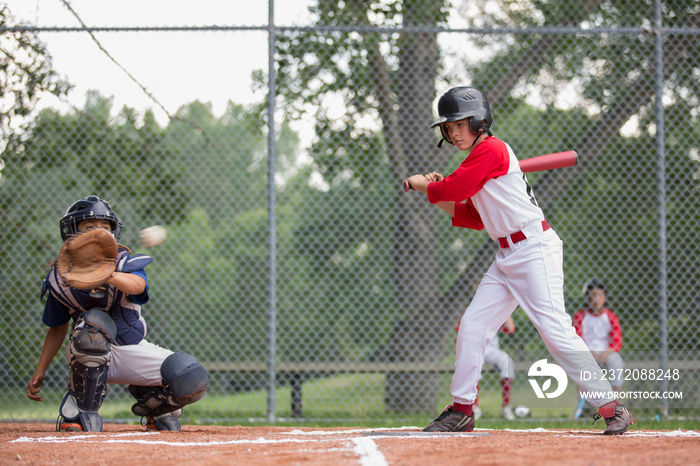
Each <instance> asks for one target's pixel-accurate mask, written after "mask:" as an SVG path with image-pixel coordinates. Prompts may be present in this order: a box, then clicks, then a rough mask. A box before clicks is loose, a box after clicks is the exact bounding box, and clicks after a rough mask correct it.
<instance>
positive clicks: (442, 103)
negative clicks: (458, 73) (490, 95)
mask: <svg viewBox="0 0 700 466" xmlns="http://www.w3.org/2000/svg"><path fill="white" fill-rule="evenodd" d="M438 115H440V117H439V118H438V119H437V120H435V123H433V124H432V125H430V127H431V128H434V127H436V126H440V132H441V133H442V139H441V140H440V143H439V144H438V147H442V141H443V140H445V141H447V142H449V143H450V144H453V143H452V141H451V140H450V136H449V134H447V131H445V125H444V124H445V123H448V122H450V121H457V120H463V119H465V118H469V127H470V128H471V130H472V131H473V132H474V134H476V135H477V136H480V135H481V134H483V133H488V135H489V136H490V135H491V131H490V128H491V124H492V123H493V117H492V116H491V106H490V105H489V101H488V100H487V99H486V96H485V95H484V93H483V92H481V91H480V90H479V89H477V88H475V87H466V86H460V87H453V88H452V89H450V90H449V91H447V92H445V93H444V94H443V95H442V96H440V100H438Z"/></svg>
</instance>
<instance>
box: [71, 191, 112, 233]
mask: <svg viewBox="0 0 700 466" xmlns="http://www.w3.org/2000/svg"><path fill="white" fill-rule="evenodd" d="M89 218H96V219H101V220H107V221H109V224H110V225H111V227H112V228H111V231H112V234H113V235H114V239H116V240H117V241H119V237H120V236H121V233H122V223H121V222H120V221H119V218H117V214H115V213H114V212H113V211H112V208H111V207H110V206H109V203H108V202H107V201H105V200H102V199H100V198H99V197H97V196H94V195H92V196H87V197H84V198H82V199H80V200H78V201H75V202H74V203H73V205H71V206H70V207H68V210H66V214H65V215H64V216H63V218H62V219H61V239H62V240H63V241H65V240H66V239H68V236H70V235H74V234H76V233H78V224H79V223H80V222H82V221H83V220H87V219H89Z"/></svg>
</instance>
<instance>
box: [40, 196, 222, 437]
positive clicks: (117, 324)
mask: <svg viewBox="0 0 700 466" xmlns="http://www.w3.org/2000/svg"><path fill="white" fill-rule="evenodd" d="M60 228H61V238H62V239H63V240H64V244H63V246H62V247H61V252H60V253H59V256H58V258H57V259H56V261H55V262H54V264H52V267H51V270H50V272H49V274H48V275H47V277H46V278H45V279H44V282H43V285H42V291H41V299H43V298H44V296H46V295H47V292H48V299H47V300H46V304H45V306H44V315H43V318H42V321H43V322H44V324H46V325H47V326H48V327H49V329H48V331H47V332H46V337H45V339H44V346H43V349H42V351H41V355H40V357H39V362H38V363H37V366H36V369H35V370H34V375H33V376H32V378H31V379H30V380H29V384H28V387H27V396H29V398H31V399H32V400H35V401H42V399H41V396H40V394H39V392H40V390H41V385H42V382H43V380H44V375H45V373H46V369H47V368H48V367H49V364H50V363H51V361H52V360H53V358H54V357H55V356H56V354H57V353H58V351H59V350H60V349H61V346H62V345H63V341H64V340H65V337H66V334H67V333H68V329H69V326H70V322H71V319H72V320H73V325H72V328H71V332H70V343H69V345H68V347H67V350H66V359H67V361H68V366H69V370H70V382H69V385H68V391H67V392H66V394H65V395H64V396H63V401H62V402H61V406H60V408H59V416H58V421H57V423H56V427H57V430H60V431H88V432H101V431H102V417H101V416H100V415H99V409H100V406H101V405H102V402H103V400H104V397H105V395H106V389H107V384H108V383H111V384H119V385H128V390H129V393H131V395H132V396H134V398H136V403H135V404H134V405H133V406H132V411H133V413H134V414H136V415H138V416H141V418H142V423H144V420H145V425H146V429H147V430H157V431H179V430H180V422H179V421H178V418H179V417H180V416H181V415H182V408H183V407H184V406H186V405H188V404H191V403H194V402H196V401H198V400H200V399H201V398H202V396H204V392H205V390H206V388H207V386H208V384H209V376H208V373H207V371H206V369H205V368H204V367H203V366H202V365H201V364H200V363H199V362H198V361H197V359H196V358H194V357H193V356H191V355H190V354H188V353H184V352H177V353H174V352H172V351H170V350H169V349H165V348H162V347H160V346H157V345H155V344H153V343H150V342H148V341H147V340H146V339H145V337H146V333H147V329H148V327H147V324H146V321H145V320H144V318H143V316H142V315H141V308H142V306H143V305H144V304H146V303H147V302H148V299H149V296H148V291H149V287H148V278H147V276H146V271H145V267H146V266H147V265H148V264H150V263H151V262H152V261H153V259H152V258H151V257H150V256H147V255H144V254H131V251H130V250H129V248H127V247H126V246H123V245H120V244H117V241H118V240H119V236H120V234H121V228H122V224H121V222H120V221H119V219H118V218H117V216H116V214H115V213H114V212H113V211H112V209H111V207H110V205H109V204H108V203H107V202H106V201H104V200H102V199H100V198H99V197H97V196H88V197H85V198H83V199H80V200H78V201H76V202H75V203H73V204H72V205H71V206H70V207H69V208H68V210H67V211H66V214H65V215H64V216H63V218H62V219H61V221H60Z"/></svg>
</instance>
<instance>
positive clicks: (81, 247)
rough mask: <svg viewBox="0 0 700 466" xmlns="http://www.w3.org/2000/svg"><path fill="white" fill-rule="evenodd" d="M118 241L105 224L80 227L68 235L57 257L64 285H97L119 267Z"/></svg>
mask: <svg viewBox="0 0 700 466" xmlns="http://www.w3.org/2000/svg"><path fill="white" fill-rule="evenodd" d="M116 259H117V241H116V240H115V239H114V236H112V234H111V233H110V232H109V231H107V230H105V229H104V228H93V229H90V230H85V231H81V232H79V233H78V234H76V235H72V236H71V237H69V238H68V239H67V240H66V241H65V242H64V243H63V246H62V247H61V251H60V252H59V253H58V258H57V259H56V270H57V271H58V274H59V275H60V277H61V281H62V282H63V285H65V286H69V287H71V288H77V289H80V290H89V289H92V288H96V287H98V286H100V285H102V284H103V283H104V282H106V281H107V280H108V279H109V277H110V276H112V274H113V273H114V270H115V269H116V266H115V261H116Z"/></svg>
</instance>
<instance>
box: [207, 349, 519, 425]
mask: <svg viewBox="0 0 700 466" xmlns="http://www.w3.org/2000/svg"><path fill="white" fill-rule="evenodd" d="M202 364H203V365H204V367H206V368H207V370H208V371H209V372H237V373H251V372H256V373H264V372H267V369H268V368H267V363H265V362H203V363H202ZM531 364H532V363H515V370H516V372H520V371H525V372H527V370H528V369H529V367H530V365H531ZM483 370H484V371H491V370H495V368H494V367H491V366H490V365H489V364H484V368H483ZM275 371H276V372H277V373H278V374H282V375H284V376H285V378H286V379H288V380H289V384H290V386H291V390H292V391H291V409H292V416H293V417H295V418H300V417H303V407H302V404H303V402H302V384H303V382H304V380H306V379H307V378H308V377H309V376H318V375H336V374H346V373H353V374H387V373H390V372H402V373H426V374H427V373H435V374H449V373H452V372H453V371H454V364H451V363H425V362H390V363H382V362H358V363H350V362H281V363H278V364H277V365H276V366H275Z"/></svg>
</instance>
